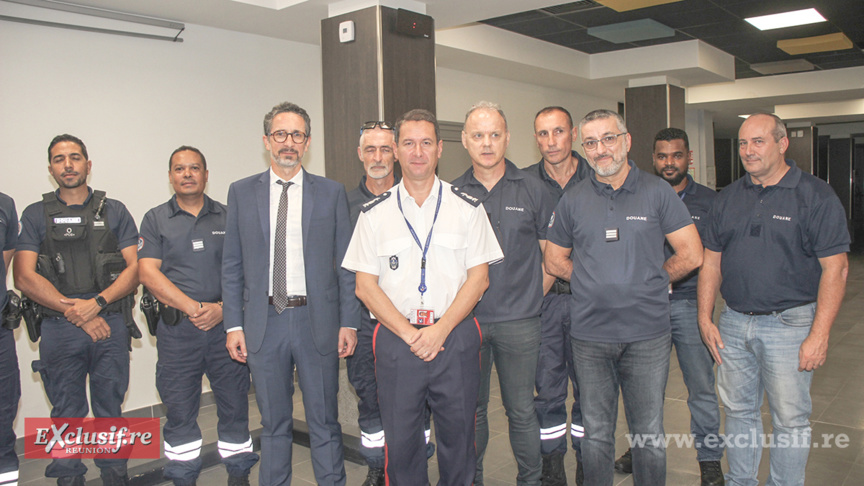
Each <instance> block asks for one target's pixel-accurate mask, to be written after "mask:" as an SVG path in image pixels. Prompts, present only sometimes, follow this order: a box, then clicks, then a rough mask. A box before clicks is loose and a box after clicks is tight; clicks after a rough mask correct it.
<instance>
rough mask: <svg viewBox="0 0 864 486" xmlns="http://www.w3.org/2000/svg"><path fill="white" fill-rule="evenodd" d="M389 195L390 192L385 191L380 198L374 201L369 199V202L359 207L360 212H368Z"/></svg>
mask: <svg viewBox="0 0 864 486" xmlns="http://www.w3.org/2000/svg"><path fill="white" fill-rule="evenodd" d="M390 194H391V193H390V191H386V192H384V193H382V194H381V195H380V196H378V197H376V198H375V199H371V200H369V201H366V202H365V203H363V205H362V206H360V211H361V212H364V213H365V212H366V211H369V210H370V209H372V208H374V207H375V206H377V205H378V204H380V203H381V202H382V201H384V200H386V199H387V198H388V197H390Z"/></svg>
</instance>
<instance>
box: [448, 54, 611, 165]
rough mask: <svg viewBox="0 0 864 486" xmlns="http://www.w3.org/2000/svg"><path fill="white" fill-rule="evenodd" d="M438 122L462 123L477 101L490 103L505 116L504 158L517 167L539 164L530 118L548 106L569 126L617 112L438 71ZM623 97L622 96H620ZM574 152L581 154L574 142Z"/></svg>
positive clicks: (594, 101) (575, 96)
mask: <svg viewBox="0 0 864 486" xmlns="http://www.w3.org/2000/svg"><path fill="white" fill-rule="evenodd" d="M436 77H437V80H436V90H437V91H436V93H437V97H438V107H437V108H438V119H439V120H444V121H452V122H459V123H462V122H464V121H465V113H466V112H467V111H468V110H469V109H470V108H471V106H472V105H473V104H474V103H476V102H478V101H482V100H485V101H492V102H494V103H498V104H499V105H501V109H503V110H504V114H505V115H507V126H508V127H509V129H510V148H509V149H508V150H507V157H508V158H509V159H510V160H512V161H513V163H514V164H516V165H518V166H519V167H525V166H528V165H531V164H534V163H536V162H537V161H538V160H540V152H539V151H538V150H537V143H536V142H535V141H534V115H535V114H536V113H537V112H538V111H539V110H540V109H541V108H544V107H546V106H550V105H557V106H563V107H564V108H566V109H567V110H568V111H569V112H570V115H571V116H572V117H573V123H576V124H578V123H579V120H580V119H581V118H582V117H583V116H585V115H586V114H587V113H588V112H590V111H591V110H596V109H598V108H606V109H610V110H615V111H617V110H618V102H617V100H608V99H603V98H598V97H594V96H590V95H583V94H579V93H574V92H572V91H563V90H558V89H554V88H546V87H540V86H535V85H530V84H525V83H520V82H517V81H509V80H505V79H498V78H492V77H488V76H482V75H479V74H472V73H466V72H463V71H455V70H452V69H445V68H440V67H439V68H438V70H437V73H436ZM622 95H623V93H622ZM574 148H578V149H580V151H581V147H579V145H578V140H577V141H576V143H574Z"/></svg>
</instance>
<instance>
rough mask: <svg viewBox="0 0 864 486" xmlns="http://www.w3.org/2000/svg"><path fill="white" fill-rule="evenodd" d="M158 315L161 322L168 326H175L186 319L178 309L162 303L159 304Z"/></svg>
mask: <svg viewBox="0 0 864 486" xmlns="http://www.w3.org/2000/svg"><path fill="white" fill-rule="evenodd" d="M159 315H161V316H162V322H164V323H165V324H167V325H169V326H176V325H177V324H180V321H182V320H183V319H185V318H186V317H187V316H186V314H185V313H184V312H182V311H181V310H180V309H177V308H174V307H171V306H170V305H166V304H162V303H160V304H159Z"/></svg>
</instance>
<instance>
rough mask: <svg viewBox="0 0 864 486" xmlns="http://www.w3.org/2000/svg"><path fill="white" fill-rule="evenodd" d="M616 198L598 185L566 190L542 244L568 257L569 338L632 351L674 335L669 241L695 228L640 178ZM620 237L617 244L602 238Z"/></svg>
mask: <svg viewBox="0 0 864 486" xmlns="http://www.w3.org/2000/svg"><path fill="white" fill-rule="evenodd" d="M628 164H630V173H629V174H627V179H626V180H625V181H624V184H623V185H622V186H621V187H620V188H618V190H612V186H610V185H608V184H603V183H601V182H599V181H598V180H597V178H596V177H590V178H588V179H586V180H583V181H582V182H580V183H579V184H577V185H576V186H574V187H573V189H572V190H568V191H567V192H566V193H565V194H564V196H563V197H562V198H561V201H560V202H559V203H558V206H557V207H556V208H555V212H554V213H553V216H552V219H551V220H550V221H549V231H548V232H547V233H546V236H547V239H548V240H549V241H550V242H552V243H555V244H556V245H558V246H561V247H564V248H570V249H572V252H571V254H570V258H571V260H573V273H572V275H571V280H570V288H571V289H572V300H571V301H570V319H571V322H572V324H571V328H570V335H571V336H572V337H574V338H577V339H581V340H585V341H595V342H605V343H630V342H636V341H645V340H648V339H654V338H657V337H660V336H662V335H664V334H667V333H669V332H671V325H670V323H669V291H668V286H669V274H668V273H666V270H664V269H663V263H664V262H665V261H666V257H665V255H664V251H663V246H664V242H665V241H666V235H667V234H669V233H672V232H674V231H677V230H679V229H681V228H683V227H685V226H687V225H690V224H692V220H691V219H690V214H689V213H688V212H687V207H686V206H684V203H683V202H682V201H681V199H680V198H679V197H678V196H677V195H676V194H675V191H674V190H673V189H672V186H670V185H669V183H668V182H666V181H665V180H663V179H661V178H659V177H656V176H654V175H651V174H648V173H645V172H643V171H641V170H639V169H638V168H637V167H636V166H635V165H634V164H633V162H632V161H628ZM614 230H617V236H618V240H617V241H607V234H609V233H613V232H614Z"/></svg>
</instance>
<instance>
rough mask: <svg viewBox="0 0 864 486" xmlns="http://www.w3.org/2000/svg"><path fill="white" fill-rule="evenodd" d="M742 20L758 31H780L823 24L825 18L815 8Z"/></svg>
mask: <svg viewBox="0 0 864 486" xmlns="http://www.w3.org/2000/svg"><path fill="white" fill-rule="evenodd" d="M744 20H746V21H747V22H750V23H751V24H753V26H754V27H756V28H757V29H759V30H772V29H782V28H784V27H794V26H796V25H807V24H815V23H817V22H825V17H823V16H822V14H820V13H819V12H817V11H816V9H815V8H807V9H804V10H794V11H792V12H784V13H779V14H772V15H762V16H761V17H750V18H749V19H744Z"/></svg>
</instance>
